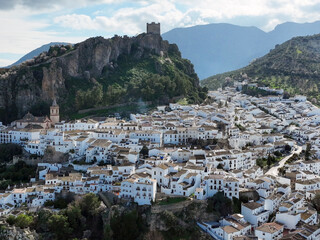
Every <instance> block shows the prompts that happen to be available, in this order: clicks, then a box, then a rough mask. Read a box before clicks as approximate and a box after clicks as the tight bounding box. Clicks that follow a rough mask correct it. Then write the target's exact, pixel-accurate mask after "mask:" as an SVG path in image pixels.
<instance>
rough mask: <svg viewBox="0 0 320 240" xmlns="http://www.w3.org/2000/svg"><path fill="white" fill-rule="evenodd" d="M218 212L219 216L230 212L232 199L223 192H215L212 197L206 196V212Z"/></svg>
mask: <svg viewBox="0 0 320 240" xmlns="http://www.w3.org/2000/svg"><path fill="white" fill-rule="evenodd" d="M213 211H215V212H218V213H219V214H220V216H227V215H228V214H231V213H232V201H231V200H230V199H229V198H227V197H225V196H224V193H223V192H217V193H216V194H215V195H213V197H211V198H208V205H207V212H213Z"/></svg>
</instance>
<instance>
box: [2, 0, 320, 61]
mask: <svg viewBox="0 0 320 240" xmlns="http://www.w3.org/2000/svg"><path fill="white" fill-rule="evenodd" d="M319 16H320V0H197V1H195V0H133V1H127V0H0V22H1V38H0V66H6V65H8V64H11V63H12V62H14V61H16V60H17V59H19V58H20V57H21V56H23V55H25V54H26V53H28V52H30V51H32V50H33V49H35V48H37V47H40V46H41V45H43V44H47V43H49V42H57V41H61V42H70V43H76V42H80V41H83V40H85V39H87V38H89V37H93V36H103V37H111V36H113V35H114V34H118V35H129V36H133V35H135V34H138V33H141V32H143V31H145V24H146V22H151V21H156V22H161V26H162V32H166V31H169V30H171V29H173V28H176V27H189V26H194V25H199V24H209V23H221V22H223V23H232V24H238V25H242V26H256V27H259V28H260V29H262V30H264V31H270V30H272V29H273V28H274V27H275V26H276V25H277V24H280V23H283V22H287V21H293V22H301V23H302V22H314V21H317V20H320V17H319Z"/></svg>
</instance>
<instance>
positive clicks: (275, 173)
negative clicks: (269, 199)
mask: <svg viewBox="0 0 320 240" xmlns="http://www.w3.org/2000/svg"><path fill="white" fill-rule="evenodd" d="M293 148H295V150H294V151H293V152H291V154H290V155H288V156H286V157H284V158H283V159H282V160H281V161H280V162H279V164H278V165H277V166H274V167H272V168H270V169H269V170H268V171H267V172H266V175H267V174H269V175H272V176H278V174H279V172H278V169H279V168H282V167H283V166H284V164H285V163H286V161H288V159H289V158H291V157H292V156H293V154H295V153H296V154H298V155H299V154H300V153H301V151H302V147H301V146H298V145H294V146H293Z"/></svg>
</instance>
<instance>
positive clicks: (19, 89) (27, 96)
mask: <svg viewBox="0 0 320 240" xmlns="http://www.w3.org/2000/svg"><path fill="white" fill-rule="evenodd" d="M168 51H176V52H177V54H178V55H179V56H180V52H179V50H178V48H177V46H176V45H171V44H169V43H168V42H167V41H163V40H162V38H161V36H160V35H155V34H145V33H144V34H140V35H138V36H136V37H132V38H129V37H126V36H124V37H119V36H115V37H113V38H110V39H105V38H103V37H95V38H89V39H87V40H86V41H84V42H81V43H78V44H75V45H74V46H71V45H68V46H53V47H51V48H50V50H49V51H48V52H43V53H41V54H40V55H39V56H37V57H35V58H34V59H31V60H28V61H26V62H24V63H22V64H20V65H19V66H15V67H12V68H10V69H0V113H1V109H2V112H3V113H4V114H3V115H2V116H1V119H0V121H4V122H10V121H12V120H14V119H16V118H18V117H22V116H23V114H25V113H26V112H27V111H28V110H29V109H30V108H31V107H33V106H34V105H35V104H37V103H41V102H47V103H49V102H51V101H52V100H53V99H54V98H56V99H57V100H58V102H61V101H62V100H64V99H67V98H68V97H69V96H70V89H73V90H74V88H75V87H76V85H77V82H76V81H77V79H78V80H79V79H81V80H86V81H90V82H95V81H96V80H95V79H97V80H98V82H99V79H101V78H104V79H106V78H107V77H108V74H109V73H110V72H112V71H116V70H117V69H120V68H121V66H120V67H119V66H118V64H117V62H118V60H119V57H121V56H130V57H131V58H133V59H136V60H139V59H142V58H146V57H150V55H157V56H162V57H163V58H166V56H167V55H168ZM169 60H170V59H169ZM189 65H190V66H184V67H183V68H184V69H183V71H185V73H186V74H188V75H190V77H192V78H193V77H194V79H195V81H194V83H193V85H194V86H198V85H199V81H198V77H197V75H196V74H195V73H194V70H193V66H192V64H189ZM156 68H157V66H156ZM115 69H116V70H115ZM158 69H159V71H162V69H161V67H158ZM70 79H71V80H74V81H73V82H72V84H70V83H68V80H70ZM79 81H80V80H79ZM0 115H1V114H0Z"/></svg>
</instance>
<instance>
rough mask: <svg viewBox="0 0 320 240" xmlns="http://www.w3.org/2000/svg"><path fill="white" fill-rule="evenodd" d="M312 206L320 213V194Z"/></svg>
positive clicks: (316, 196) (314, 199)
mask: <svg viewBox="0 0 320 240" xmlns="http://www.w3.org/2000/svg"><path fill="white" fill-rule="evenodd" d="M312 204H313V206H314V208H315V209H316V210H317V212H318V213H320V194H319V193H318V194H316V195H315V197H314V198H313V199H312Z"/></svg>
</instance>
